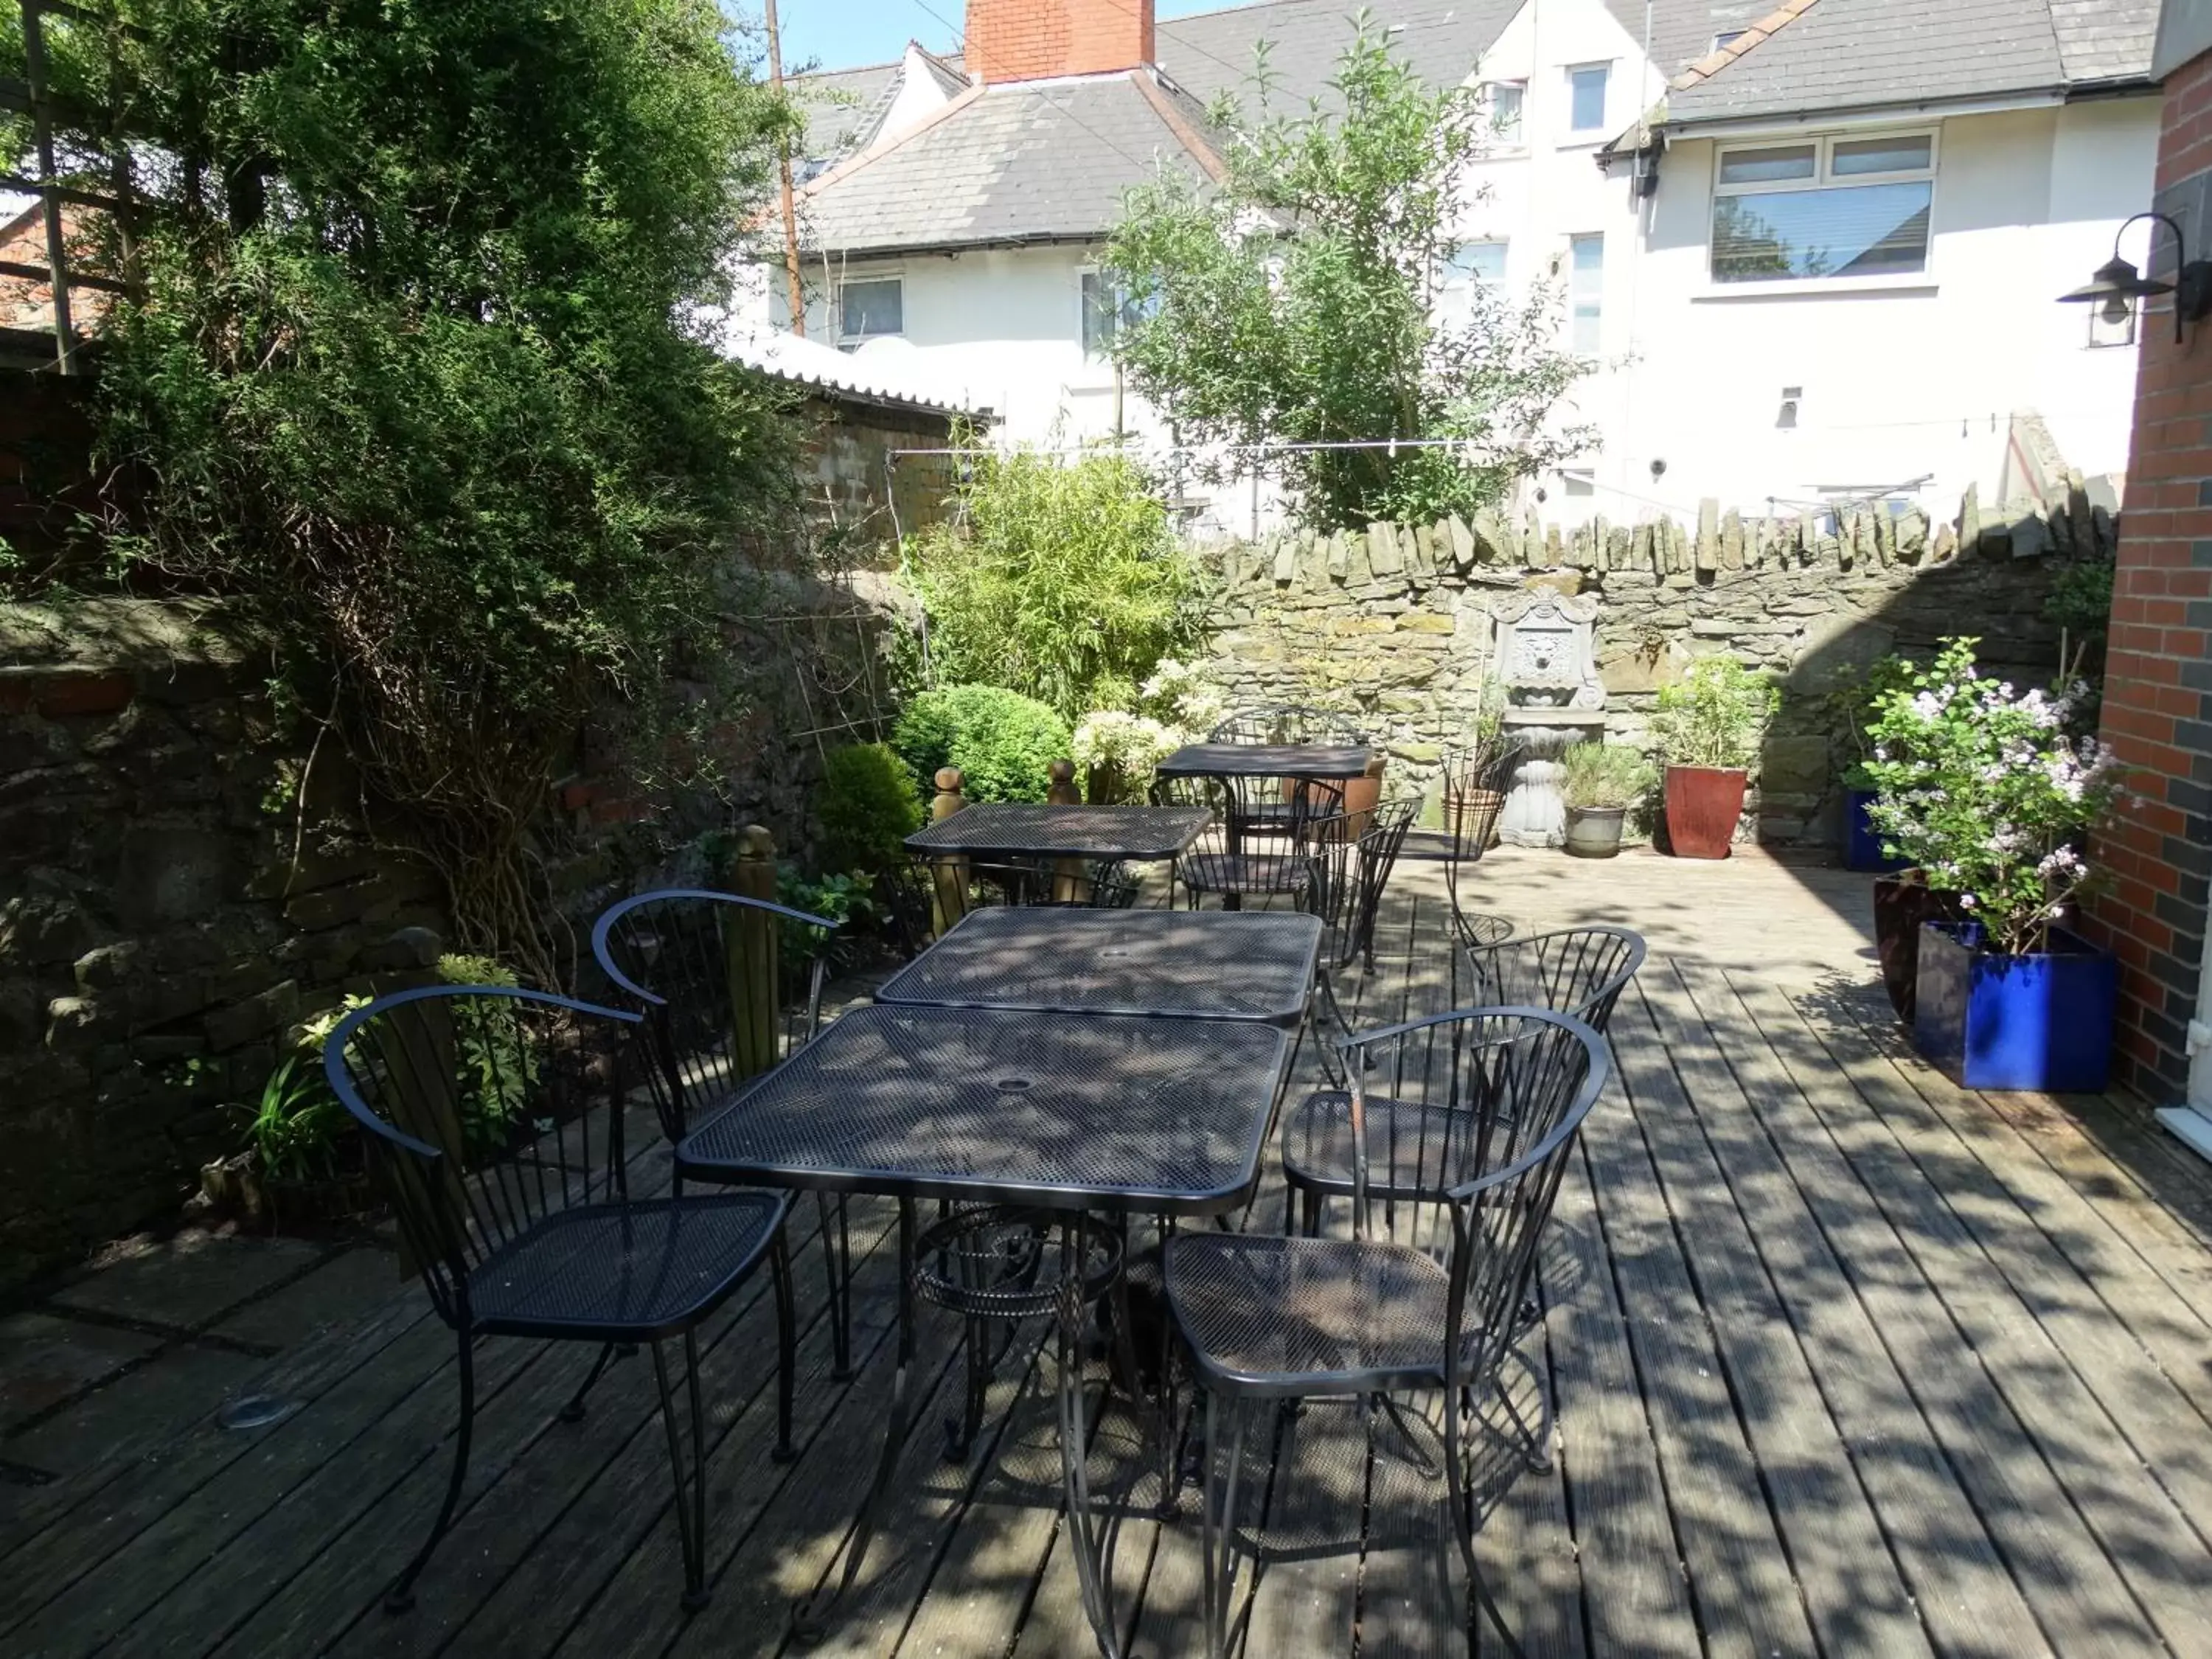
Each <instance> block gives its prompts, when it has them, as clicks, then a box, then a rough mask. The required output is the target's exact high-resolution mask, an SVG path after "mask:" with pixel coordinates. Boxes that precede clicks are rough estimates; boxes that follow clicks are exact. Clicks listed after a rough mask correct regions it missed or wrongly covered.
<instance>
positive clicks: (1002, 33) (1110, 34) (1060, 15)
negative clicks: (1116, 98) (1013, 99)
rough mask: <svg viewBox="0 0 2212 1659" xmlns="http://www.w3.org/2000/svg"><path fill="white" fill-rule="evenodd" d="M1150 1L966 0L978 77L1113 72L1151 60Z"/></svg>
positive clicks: (969, 50) (969, 59) (969, 53)
mask: <svg viewBox="0 0 2212 1659" xmlns="http://www.w3.org/2000/svg"><path fill="white" fill-rule="evenodd" d="M1152 36H1153V24H1152V0H968V40H967V46H966V47H965V52H966V64H967V67H968V72H969V74H970V75H971V76H975V78H976V79H977V80H979V81H986V82H1000V81H1042V80H1046V79H1048V78H1050V77H1051V76H1059V75H1114V74H1118V73H1120V72H1121V71H1122V70H1133V69H1136V68H1138V67H1139V66H1140V65H1143V64H1150V63H1152V61H1153V39H1152Z"/></svg>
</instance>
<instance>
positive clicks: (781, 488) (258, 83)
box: [11, 0, 793, 980]
mask: <svg viewBox="0 0 2212 1659" xmlns="http://www.w3.org/2000/svg"><path fill="white" fill-rule="evenodd" d="M11 9H12V8H11ZM119 9H120V11H121V13H122V14H123V15H124V17H125V21H129V22H131V23H132V24H133V25H135V26H137V28H138V29H139V30H140V31H141V33H139V34H137V35H135V36H133V37H131V38H130V39H129V40H125V41H123V42H122V48H121V49H122V56H121V59H120V62H121V71H120V79H121V81H122V82H123V83H124V88H125V91H126V92H127V94H128V101H129V104H130V107H131V119H132V121H133V123H134V132H135V135H136V137H137V140H138V141H139V143H138V145H137V148H139V149H140V150H141V151H142V153H143V154H146V155H161V156H162V157H164V158H167V159H166V160H165V161H164V164H163V165H161V166H160V167H143V168H142V169H141V171H140V177H141V181H142V183H143V185H144V186H145V187H146V188H147V189H148V190H149V191H150V192H151V194H152V196H153V198H154V199H153V202H152V204H151V207H150V210H149V212H148V213H147V214H146V215H145V216H144V218H143V224H142V227H141V234H140V236H139V240H138V243H137V251H136V257H135V264H136V274H137V276H139V277H140V278H142V279H143V283H144V293H143V299H142V300H139V301H135V302H131V303H124V304H118V307H116V309H115V310H114V311H113V312H112V313H111V315H110V317H109V319H108V322H107V325H106V330H105V340H104V345H103V368H102V374H101V377H100V409H99V416H98V418H99V422H100V446H101V452H102V454H103V456H104V458H105V459H106V462H107V463H108V464H110V465H112V466H113V467H114V468H116V469H117V470H118V472H127V473H128V474H129V475H131V477H133V478H134V479H135V480H136V481H137V485H138V488H137V489H135V490H134V491H129V492H118V493H117V495H116V496H115V500H116V501H118V502H120V503H125V504H126V505H127V507H128V516H125V512H124V509H123V508H122V507H118V511H117V513H116V515H115V516H114V517H113V518H112V520H111V521H110V522H109V523H108V525H107V526H106V528H107V532H108V547H109V549H110V551H111V553H112V556H113V558H114V561H115V564H116V566H117V573H118V576H119V577H122V578H125V579H127V580H131V581H132V582H134V583H140V584H144V583H156V584H160V585H162V586H169V587H178V586H182V587H185V588H189V589H197V590H199V591H213V592H222V593H224V594H227V595H230V596H233V597H234V598H236V599H242V600H243V601H245V602H246V604H247V605H250V606H252V607H253V608H256V609H258V611H260V612H261V613H262V614H263V615H264V617H265V618H266V619H267V620H268V621H270V623H273V624H274V627H275V632H276V636H277V637H279V638H282V639H283V640H285V641H288V642H289V646H290V647H291V652H292V655H291V658H290V659H289V660H288V661H287V662H286V663H285V664H284V665H283V671H284V673H285V676H286V677H287V678H288V679H289V680H291V681H293V682H295V684H299V685H301V687H302V688H312V690H306V691H305V694H304V695H303V696H301V702H304V703H305V704H306V705H307V706H308V707H311V708H315V709H317V710H321V709H323V708H325V707H326V706H327V707H331V708H333V710H334V721H333V723H334V728H335V731H336V732H337V736H338V737H339V738H341V739H342V740H343V741H344V743H345V744H346V745H347V746H348V748H349V750H350V751H351V753H352V756H353V757H354V759H355V760H356V762H357V763H359V764H360V765H361V766H362V769H363V770H364V772H365V774H366V775H367V777H368V781H369V783H370V784H371V786H372V787H373V788H374V791H375V793H377V794H378V795H380V797H382V798H383V799H384V800H385V801H386V802H387V803H388V804H389V805H391V806H392V809H394V811H395V812H396V813H398V814H399V815H403V816H404V821H405V823H406V824H407V827H408V828H409V829H410V831H411V833H410V837H409V838H410V840H412V841H414V842H416V844H417V845H418V847H419V848H420V850H421V851H422V852H423V853H424V854H426V855H427V856H428V857H429V858H430V859H431V860H432V861H433V862H434V863H435V866H437V867H438V868H439V870H440V871H441V872H442V873H443V874H444V875H445V877H446V878H447V883H448V885H449V887H450V889H451V897H452V901H453V914H454V920H455V924H456V929H457V936H458V938H459V939H460V940H461V941H462V942H464V943H465V944H467V945H469V946H470V947H471V948H475V949H489V948H499V949H501V950H503V951H507V952H509V953H510V954H513V955H515V956H516V957H517V958H518V959H519V960H522V961H523V962H525V963H526V965H528V966H530V968H531V969H532V974H533V976H534V977H537V978H540V979H549V980H550V977H551V970H550V963H549V961H548V958H549V957H550V952H549V951H546V950H545V949H544V946H543V944H542V941H540V940H539V939H538V935H537V933H536V917H537V915H538V913H539V910H540V908H541V904H540V901H541V899H542V892H541V890H540V889H539V887H538V884H537V881H536V878H535V877H534V875H533V873H532V872H533V868H534V866H533V865H532V862H531V859H530V854H529V852H528V847H529V841H530V836H531V832H532V826H533V825H534V824H535V823H536V822H537V821H538V818H539V816H540V814H541V813H542V812H543V811H544V806H545V801H546V798H547V795H548V793H549V788H548V786H549V784H550V780H551V778H552V777H553V776H554V775H556V771H557V770H558V769H559V765H560V763H561V762H562V759H563V758H564V757H565V755H566V753H567V751H568V749H569V747H570V746H571V745H572V744H574V738H575V732H577V730H578V728H579V726H580V724H581V723H582V720H583V719H584V717H585V715H586V713H587V711H589V710H591V709H592V708H597V707H604V706H605V705H606V704H608V703H609V702H618V703H619V704H620V706H621V707H622V708H624V709H626V710H627V711H628V713H629V718H630V719H631V720H632V721H633V723H634V724H635V726H637V727H639V728H641V729H640V730H639V731H638V732H636V734H635V735H636V736H637V738H638V741H637V743H636V744H635V752H636V753H638V754H640V755H642V756H651V757H659V756H661V755H663V754H665V753H668V752H671V751H674V752H678V753H681V752H686V750H685V745H684V744H682V743H681V742H680V741H676V742H671V741H670V739H671V736H673V737H676V738H680V737H681V736H682V735H683V734H682V732H680V731H679V732H671V729H670V728H671V726H674V725H675V723H676V722H677V721H678V718H679V717H678V715H677V714H675V713H674V712H673V711H674V710H675V708H676V707H677V700H676V699H675V698H674V697H673V696H670V695H665V693H666V691H667V690H668V688H667V682H668V680H669V678H670V677H671V675H673V674H682V675H683V676H684V678H687V679H690V680H694V681H696V680H699V679H702V678H707V676H706V675H704V674H703V673H702V672H700V671H699V670H698V668H697V663H698V662H700V661H711V660H712V659H714V657H715V656H716V655H717V654H718V653H717V647H718V646H719V641H718V640H717V638H716V636H715V634H714V619H715V617H717V615H718V614H719V612H720V611H722V610H725V609H727V608H730V607H728V606H727V605H724V604H722V603H720V600H721V599H722V598H723V597H724V595H723V587H724V579H723V574H722V573H723V572H724V571H725V570H726V567H727V562H728V560H729V557H730V554H731V550H732V545H733V542H734V539H735V538H737V537H738V536H739V535H742V534H743V533H745V532H749V531H754V530H759V529H764V528H766V527H768V526H770V525H772V524H773V523H775V522H777V521H778V520H777V519H776V514H777V513H780V512H781V510H782V508H783V507H784V506H785V505H786V504H787V502H788V501H789V498H790V495H791V493H792V490H793V482H792V471H791V465H790V457H791V455H792V453H793V447H792V438H791V434H790V432H789V430H788V425H787V420H786V418H785V416H784V414H783V412H782V411H783V408H784V398H783V394H781V392H776V391H775V390H774V389H773V388H772V387H771V386H769V384H768V383H767V382H765V381H763V380H761V379H760V378H759V377H758V376H756V375H754V374H750V372H749V371H744V370H742V369H739V368H736V367H733V366H732V365H731V364H729V363H727V362H725V361H724V360H723V359H722V358H721V357H720V355H719V354H718V353H717V351H716V350H715V349H714V346H713V344H712V343H711V339H710V337H709V333H708V329H709V327H710V325H711V324H710V318H711V311H712V308H713V307H715V306H717V305H719V304H720V303H721V302H723V301H725V300H726V297H727V294H728V275H727V273H728V271H729V270H730V268H731V266H732V263H733V260H734V258H735V256H736V255H737V254H738V251H739V247H740V244H741V240H742V238H743V236H744V227H745V226H746V225H747V224H748V223H750V222H751V220H752V219H753V217H754V215H755V210H756V207H757V204H758V203H759V202H760V201H762V200H763V199H764V193H765V188H766V184H767V181H768V179H769V166H770V161H771V158H772V155H773V152H774V145H775V140H776V137H777V136H778V135H779V134H781V133H783V132H785V131H788V130H789V127H790V125H791V122H792V119H793V117H792V115H791V113H790V111H789V109H788V107H787V105H786V104H785V102H784V101H783V100H781V98H779V97H777V96H775V95H773V94H770V93H769V91H768V89H767V88H764V87H763V86H761V85H759V84H758V83H757V82H754V81H752V80H751V79H750V76H749V75H748V74H747V73H746V71H745V70H744V66H743V65H742V64H739V63H738V61H737V60H736V58H734V57H733V55H732V51H731V50H730V46H729V43H728V41H727V40H726V39H725V34H724V31H725V27H726V26H725V24H724V22H723V21H722V19H721V17H720V14H719V13H718V12H717V11H716V9H715V8H714V5H713V4H712V3H711V0H594V3H592V4H588V5H581V6H565V7H562V6H554V7H548V6H546V5H544V4H542V3H539V0H436V3H426V0H392V3H385V4H371V3H367V0H339V3H329V0H119ZM333 698H335V702H333ZM692 706H693V707H694V708H696V710H697V714H698V718H699V720H700V721H701V722H702V724H712V723H713V722H714V721H715V720H720V719H722V718H725V717H726V709H724V708H719V707H714V706H711V705H708V706H701V705H699V704H697V703H696V702H694V704H693V705H692Z"/></svg>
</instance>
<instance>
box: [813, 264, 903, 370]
mask: <svg viewBox="0 0 2212 1659" xmlns="http://www.w3.org/2000/svg"><path fill="white" fill-rule="evenodd" d="M860 283H894V284H896V287H897V289H898V291H899V325H898V327H897V328H896V329H887V330H885V331H884V332H883V333H880V334H848V333H847V332H846V331H845V290H846V289H848V288H851V287H854V286H856V285H859V284H860ZM829 306H830V320H831V322H833V323H834V324H836V330H837V349H839V350H841V351H850V350H853V349H855V348H857V347H859V346H860V345H863V344H865V343H866V342H868V341H870V340H891V339H899V338H902V337H904V336H905V334H906V273H905V272H904V271H902V270H884V271H871V272H869V273H867V274H866V275H865V276H840V277H839V278H838V279H837V282H836V286H835V287H834V288H832V289H830V291H829Z"/></svg>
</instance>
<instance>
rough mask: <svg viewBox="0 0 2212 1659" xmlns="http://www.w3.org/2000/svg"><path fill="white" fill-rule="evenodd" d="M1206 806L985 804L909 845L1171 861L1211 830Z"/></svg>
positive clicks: (962, 812)
mask: <svg viewBox="0 0 2212 1659" xmlns="http://www.w3.org/2000/svg"><path fill="white" fill-rule="evenodd" d="M1206 816H1207V815H1206V809H1205V808H1204V807H1202V806H1030V805H1021V804H1018V803H1016V802H1012V801H982V802H980V803H978V804H977V805H974V806H966V807H963V808H962V809H961V810H960V811H957V812H955V813H954V814H952V816H951V817H948V818H943V819H940V820H939V822H937V823H933V824H931V825H930V826H929V827H928V828H927V829H922V830H919V831H917V832H916V833H915V834H914V835H911V836H908V837H907V838H906V844H907V845H908V847H909V848H912V849H913V850H915V852H917V853H1034V854H1039V855H1040V856H1043V857H1052V858H1091V859H1169V858H1173V857H1174V856H1175V855H1176V854H1178V853H1180V852H1182V849H1183V848H1186V847H1188V846H1189V845H1190V844H1191V842H1193V841H1194V840H1196V839H1197V838H1198V833H1199V831H1200V830H1201V829H1205V828H1206Z"/></svg>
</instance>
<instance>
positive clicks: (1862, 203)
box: [1713, 180, 1934, 283]
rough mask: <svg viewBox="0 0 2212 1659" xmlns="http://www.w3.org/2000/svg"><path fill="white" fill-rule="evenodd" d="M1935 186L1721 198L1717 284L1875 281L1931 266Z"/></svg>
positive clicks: (1717, 204) (1716, 220) (1716, 218)
mask: <svg viewBox="0 0 2212 1659" xmlns="http://www.w3.org/2000/svg"><path fill="white" fill-rule="evenodd" d="M1933 190H1934V186H1933V185H1929V183H1927V182H1926V181H1925V180H1923V181H1921V182H1919V183H1917V184H1909V185H1855V186H1853V187H1852V188H1850V189H1849V190H1786V191H1773V192H1771V194H1767V195H1761V196H1717V197H1714V198H1713V280H1714V281H1716V282H1721V283H1747V282H1771V281H1775V280H1777V279H1780V278H1787V277H1796V276H1881V275H1884V274H1888V273H1896V272H1911V271H1916V270H1926V269H1927V267H1928V205H1929V199H1930V197H1931V194H1932V192H1933Z"/></svg>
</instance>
